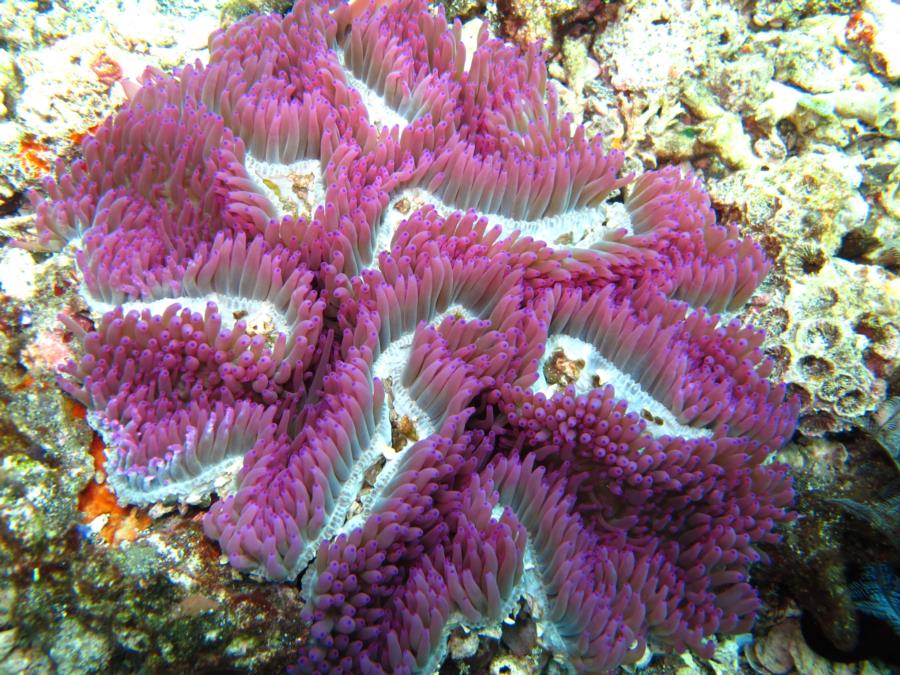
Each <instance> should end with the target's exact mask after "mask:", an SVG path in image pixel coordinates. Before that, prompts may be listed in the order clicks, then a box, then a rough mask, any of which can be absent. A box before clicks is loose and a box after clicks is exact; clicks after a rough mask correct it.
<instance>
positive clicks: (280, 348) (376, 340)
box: [34, 0, 797, 673]
mask: <svg viewBox="0 0 900 675" xmlns="http://www.w3.org/2000/svg"><path fill="white" fill-rule="evenodd" d="M460 35H461V30H460V25H459V24H458V23H457V24H455V25H452V26H448V25H447V23H446V21H445V19H444V17H443V14H442V13H441V12H440V11H437V12H433V11H431V10H430V9H429V7H428V6H427V5H426V3H425V2H424V1H423V0H394V1H387V2H380V1H377V0H376V1H374V2H365V1H363V2H358V3H356V4H341V3H338V2H336V1H334V2H302V1H301V2H298V3H297V4H296V5H295V6H294V8H293V10H292V11H291V12H290V13H289V14H287V15H286V16H280V15H273V16H253V17H250V18H247V19H245V20H243V21H241V22H239V23H237V24H235V25H233V26H231V27H230V28H228V29H227V30H223V31H219V32H217V33H215V34H213V35H212V36H211V38H210V45H209V46H210V61H209V64H207V65H202V64H200V63H197V64H195V65H190V66H187V67H185V68H183V69H181V70H180V71H178V72H176V73H175V74H174V75H167V74H163V73H161V72H157V71H148V72H147V73H146V74H145V75H144V77H143V81H142V83H141V84H140V85H137V84H134V85H131V86H129V87H128V94H129V101H128V103H127V104H126V105H125V106H124V107H123V108H122V110H121V111H120V112H119V113H118V114H116V115H115V116H113V117H111V118H110V119H108V120H107V121H106V122H105V123H104V124H103V125H102V126H101V127H100V128H99V129H98V130H97V131H96V133H95V134H94V135H93V136H92V137H90V138H87V139H85V140H84V142H83V144H82V147H81V152H82V158H81V159H79V160H78V161H76V162H74V163H73V164H72V165H71V166H69V167H68V168H66V167H64V166H63V165H62V164H60V165H59V166H58V167H57V169H56V177H55V178H54V179H48V180H47V181H46V184H45V188H46V193H47V197H46V198H39V197H35V198H34V205H35V209H36V212H37V222H38V228H39V234H40V241H41V244H42V245H43V246H44V247H46V248H49V249H59V248H62V247H63V246H65V245H66V243H67V242H72V244H73V248H74V249H76V250H77V262H78V266H79V268H80V270H81V273H82V275H83V280H84V284H83V295H84V297H85V299H86V301H87V302H88V303H89V305H90V306H91V308H92V309H93V310H94V311H95V312H98V313H103V312H105V313H104V314H103V316H102V319H98V321H97V325H96V329H95V330H94V331H92V332H89V333H85V332H84V331H82V330H81V329H80V328H78V326H76V325H75V324H74V322H71V321H70V325H71V328H72V330H74V331H76V332H77V333H78V335H79V336H80V337H81V339H82V342H83V348H84V355H83V357H82V358H81V360H80V362H79V363H70V364H69V365H68V366H67V367H66V368H65V375H64V376H63V377H62V379H61V381H62V386H63V387H64V388H65V389H66V391H68V392H69V393H70V394H71V395H72V396H74V397H76V398H77V399H79V400H80V401H83V402H84V404H85V405H87V406H88V407H89V409H90V411H91V416H90V419H91V422H92V424H93V425H94V426H95V427H96V428H97V429H98V430H99V431H100V432H101V433H102V434H103V436H104V438H105V439H106V442H107V444H108V450H107V453H108V454H107V471H108V475H109V482H110V484H111V486H112V487H113V489H114V490H115V492H116V494H117V496H118V498H119V499H120V500H121V501H122V502H126V503H131V504H138V505H146V504H151V503H154V502H157V501H183V502H189V503H199V502H201V501H203V500H205V499H207V498H209V496H210V495H212V494H213V493H215V494H216V495H218V500H217V501H214V503H213V504H212V506H211V508H210V509H209V511H208V513H207V514H206V516H205V518H204V521H203V522H204V529H205V532H206V534H207V535H208V536H209V537H210V538H212V539H214V540H215V541H216V542H218V544H219V546H221V548H222V550H223V551H224V552H225V553H226V554H227V555H228V558H229V560H230V561H231V564H232V565H234V566H235V567H236V568H238V569H239V570H242V571H246V572H249V573H253V574H256V575H258V576H260V577H264V578H266V579H271V580H284V579H292V578H294V577H297V576H298V575H300V574H301V573H302V574H303V581H302V584H303V593H304V597H305V599H306V609H305V615H304V618H305V619H306V620H307V621H308V622H309V623H310V630H309V639H308V641H307V642H306V644H305V645H304V646H303V647H302V649H301V653H300V654H299V655H298V661H297V666H296V669H297V671H298V672H325V671H330V672H351V671H352V672H364V673H369V672H412V671H421V670H428V669H429V668H431V667H432V666H433V665H434V663H435V662H436V660H437V659H440V658H441V657H442V653H443V650H444V643H445V641H446V635H447V633H448V631H449V629H450V628H451V627H452V626H454V625H458V624H460V623H464V624H467V625H469V626H477V625H481V624H484V623H487V622H493V621H496V620H498V619H501V618H503V617H504V616H506V614H507V613H508V612H509V611H510V608H511V606H512V604H513V603H514V602H515V601H516V600H517V599H518V598H519V597H521V595H522V594H527V595H528V596H530V597H532V598H534V599H535V601H536V602H538V603H540V604H541V605H542V606H543V608H544V609H543V619H544V621H545V623H546V631H545V633H544V639H545V641H547V642H548V643H549V644H550V646H551V647H553V648H554V649H557V650H559V652H560V653H562V654H565V655H566V657H567V658H568V659H569V662H570V663H571V664H572V665H573V666H574V667H575V668H576V669H577V670H579V671H592V672H597V671H608V670H611V669H613V668H615V667H616V666H618V665H620V664H622V663H627V662H633V661H635V660H637V659H638V658H640V656H641V655H642V654H643V653H644V650H645V648H646V646H647V644H648V642H650V643H652V644H653V645H654V647H655V648H658V649H673V650H684V649H686V648H691V649H694V650H697V651H698V652H700V653H702V654H707V655H708V654H709V653H710V652H711V650H712V648H713V642H712V636H713V634H714V633H717V632H733V631H741V630H745V629H747V627H748V626H749V625H750V624H751V622H752V620H753V617H754V613H755V610H756V609H757V606H758V604H759V603H758V600H757V597H756V595H755V593H754V591H753V589H752V588H751V586H750V585H749V584H748V583H747V582H748V573H747V569H748V567H749V565H751V564H752V563H754V562H756V561H759V560H760V559H762V558H763V554H762V553H760V552H759V551H758V550H757V548H756V547H755V546H756V544H758V543H760V542H772V541H775V540H776V538H777V537H776V535H775V534H774V528H775V526H776V524H777V523H779V522H782V521H785V520H786V519H788V518H789V517H790V514H789V512H788V508H789V505H790V502H791V496H792V493H791V485H790V481H789V479H788V477H787V476H786V474H785V468H784V467H783V466H781V465H778V464H772V463H768V462H767V456H768V455H769V454H770V452H771V451H772V450H773V449H775V448H778V447H779V446H781V445H782V443H783V442H784V441H785V440H786V438H788V437H789V436H790V435H791V433H792V430H793V428H794V423H795V418H796V411H797V408H796V404H795V403H793V402H785V400H784V387H783V386H781V385H778V386H776V385H773V384H770V383H769V381H768V380H767V379H766V376H767V375H768V373H769V371H770V369H771V362H769V361H768V360H765V359H763V357H762V354H761V351H760V348H759V346H760V343H761V341H762V339H763V335H762V333H761V332H760V331H756V330H754V329H752V328H749V327H745V326H742V325H741V324H740V323H739V322H737V321H730V322H725V321H724V320H721V319H720V317H719V315H718V314H715V312H722V311H727V310H732V309H735V308H737V307H738V306H740V305H741V304H742V303H744V301H745V300H747V299H748V297H749V296H750V295H751V293H752V292H753V290H754V289H755V288H756V286H757V284H758V283H759V282H760V280H761V279H762V277H763V276H764V275H765V274H766V271H767V269H768V263H767V261H766V260H765V257H764V256H763V254H762V252H761V250H760V248H759V247H758V246H757V245H755V244H754V243H753V242H752V241H750V240H748V239H744V238H741V237H740V236H739V235H738V233H737V231H736V230H735V229H734V228H726V227H721V226H718V225H716V223H715V219H714V215H713V212H712V210H711V208H710V204H709V200H708V198H707V197H706V195H705V194H704V193H703V192H702V191H701V189H700V187H699V186H698V183H697V181H696V180H695V179H693V178H692V177H689V176H685V175H683V174H682V173H681V172H680V171H679V170H677V169H674V168H668V169H663V170H660V171H655V172H651V173H647V174H645V175H643V176H641V177H639V178H637V179H636V180H633V179H632V178H631V177H629V176H626V177H621V176H619V175H618V173H619V170H620V167H621V164H622V157H621V155H619V154H617V153H610V154H604V152H603V151H602V149H601V141H600V139H598V138H594V139H589V138H586V137H585V133H584V130H583V129H582V128H581V127H577V128H573V126H572V124H571V123H570V120H569V119H568V118H567V117H560V115H559V113H558V109H557V98H556V94H555V93H554V90H553V88H552V87H549V86H547V82H546V70H545V67H544V63H543V60H542V58H541V56H540V52H539V50H538V48H537V47H532V48H530V49H527V50H525V51H524V52H523V51H520V50H519V49H518V48H515V47H511V46H507V45H505V44H503V43H502V42H500V41H498V40H494V39H489V36H488V35H487V33H486V32H482V34H481V35H480V36H479V38H478V44H477V49H475V51H474V53H471V54H467V53H466V49H465V47H464V46H463V42H462V40H461V37H460ZM626 186H627V190H626V191H625V194H627V196H626V197H625V199H624V200H621V199H619V200H618V201H609V202H607V200H606V198H607V197H608V196H609V195H610V194H611V193H613V192H614V191H618V190H621V189H622V188H625V187H626ZM461 209H465V210H461ZM376 473H377V477H376V478H374V479H372V478H371V477H372V476H373V475H375V474H376ZM367 480H371V482H367Z"/></svg>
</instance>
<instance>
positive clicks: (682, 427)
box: [534, 335, 713, 438]
mask: <svg viewBox="0 0 900 675" xmlns="http://www.w3.org/2000/svg"><path fill="white" fill-rule="evenodd" d="M559 350H561V351H562V353H563V354H564V355H565V358H566V360H568V361H583V362H584V367H583V368H582V369H581V372H580V373H579V374H578V378H577V379H576V380H575V382H573V383H572V384H573V386H574V387H575V390H576V391H577V392H578V393H579V394H586V393H588V392H590V391H591V389H593V387H594V385H593V382H594V378H595V377H596V378H597V379H598V380H599V382H600V383H601V384H602V385H606V384H609V385H612V387H613V389H614V390H615V392H616V395H615V398H616V400H625V401H627V402H628V408H629V410H637V411H642V410H646V411H647V412H649V413H650V414H651V415H652V416H653V418H654V419H655V420H656V421H657V422H660V421H661V422H662V424H658V423H657V424H655V425H654V427H653V433H654V435H657V436H661V435H666V436H682V437H684V438H712V435H713V432H712V431H711V430H709V429H704V428H699V429H698V428H696V427H692V426H689V425H687V424H682V423H681V422H679V421H678V419H677V418H676V417H675V415H673V414H672V411H671V410H669V409H668V408H667V407H666V406H665V404H663V403H661V402H660V401H658V400H657V399H655V398H654V397H653V396H651V395H650V394H649V393H648V392H647V391H646V390H645V389H644V388H643V387H642V386H641V384H640V383H639V382H638V381H637V380H635V379H634V378H633V377H631V375H629V374H627V373H624V372H622V371H621V370H619V369H618V368H617V367H616V366H615V365H614V364H613V363H612V362H611V361H609V360H608V359H606V358H605V357H603V356H601V355H600V353H599V352H598V351H597V350H596V348H594V346H593V345H592V344H591V343H589V342H586V341H584V340H581V339H579V338H574V337H571V336H569V335H551V336H550V338H549V339H548V340H547V347H546V348H545V349H544V356H543V357H542V358H541V362H540V364H539V365H538V380H537V382H535V383H534V390H535V391H538V392H541V393H543V394H544V395H545V396H547V397H550V396H552V395H553V394H554V393H556V392H557V391H558V388H557V387H556V385H553V384H550V383H549V382H547V379H546V377H545V376H544V366H545V365H546V363H547V361H548V359H551V358H553V354H554V353H555V352H557V351H559Z"/></svg>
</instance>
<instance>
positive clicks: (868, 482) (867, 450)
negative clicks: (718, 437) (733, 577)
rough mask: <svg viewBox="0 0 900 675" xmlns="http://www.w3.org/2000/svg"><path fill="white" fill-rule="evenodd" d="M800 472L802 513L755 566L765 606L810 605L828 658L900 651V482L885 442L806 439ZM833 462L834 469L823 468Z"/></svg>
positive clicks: (849, 436)
mask: <svg viewBox="0 0 900 675" xmlns="http://www.w3.org/2000/svg"><path fill="white" fill-rule="evenodd" d="M792 447H793V448H795V449H797V451H798V452H799V453H801V454H805V455H806V457H807V459H806V461H807V462H808V463H807V465H806V466H805V467H803V468H802V469H798V468H797V467H796V466H795V470H794V471H793V474H794V477H795V481H796V482H795V486H796V488H797V501H796V504H795V508H796V510H797V512H798V514H799V515H800V517H799V518H798V519H797V521H796V522H795V524H794V526H793V527H791V528H789V530H788V531H786V532H785V540H784V545H782V546H779V547H777V548H774V547H773V548H770V549H769V550H768V552H769V553H770V555H771V556H772V560H773V565H772V567H771V568H767V569H760V570H758V571H757V574H758V577H757V578H758V579H759V580H760V585H761V586H763V587H765V589H766V590H765V591H763V592H764V595H765V598H766V602H767V603H769V605H770V606H771V607H773V608H779V607H780V608H785V607H786V605H785V603H786V601H789V600H792V601H793V602H795V603H796V604H797V605H798V606H799V607H800V609H801V610H802V618H801V627H802V632H803V637H804V639H805V641H806V642H807V644H808V645H809V647H810V648H812V649H813V650H814V651H815V652H816V653H818V654H819V655H821V656H823V657H825V658H826V659H828V660H829V661H833V662H840V663H851V662H858V661H862V660H867V659H872V658H878V659H883V660H884V661H886V662H887V663H889V664H891V665H897V664H898V663H900V659H898V657H897V650H896V638H897V633H896V631H897V626H896V625H894V624H896V623H897V617H900V594H898V593H897V586H898V583H897V577H896V571H897V569H898V563H900V548H898V547H900V511H898V509H897V504H898V502H900V478H898V477H897V470H896V467H895V466H894V464H893V462H892V460H891V451H890V450H889V449H888V448H886V447H884V444H883V439H882V438H880V437H877V435H873V434H872V433H867V432H864V431H855V432H852V433H844V434H834V435H828V436H827V437H826V438H823V439H806V438H803V437H801V436H799V435H798V437H797V438H795V445H794V446H792ZM823 467H827V468H823Z"/></svg>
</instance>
